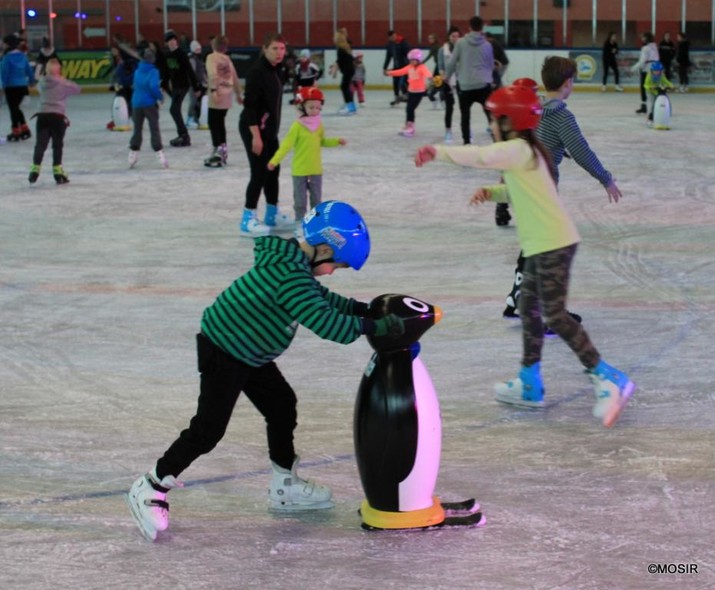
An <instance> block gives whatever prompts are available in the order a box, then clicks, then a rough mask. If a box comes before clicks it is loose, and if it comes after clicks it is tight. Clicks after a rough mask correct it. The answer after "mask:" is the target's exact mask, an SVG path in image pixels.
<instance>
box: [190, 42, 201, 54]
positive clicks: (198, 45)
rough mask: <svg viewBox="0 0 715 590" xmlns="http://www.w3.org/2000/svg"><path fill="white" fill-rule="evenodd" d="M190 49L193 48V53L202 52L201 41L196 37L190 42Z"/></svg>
mask: <svg viewBox="0 0 715 590" xmlns="http://www.w3.org/2000/svg"><path fill="white" fill-rule="evenodd" d="M189 49H191V53H201V43H199V42H198V41H197V40H196V39H194V40H193V41H192V42H191V43H190V44H189Z"/></svg>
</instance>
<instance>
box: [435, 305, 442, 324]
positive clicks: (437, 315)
mask: <svg viewBox="0 0 715 590" xmlns="http://www.w3.org/2000/svg"><path fill="white" fill-rule="evenodd" d="M441 319H442V308H441V307H437V306H436V305H435V306H434V323H435V324H438V323H439V321H440V320H441Z"/></svg>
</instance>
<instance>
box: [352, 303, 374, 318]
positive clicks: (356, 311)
mask: <svg viewBox="0 0 715 590" xmlns="http://www.w3.org/2000/svg"><path fill="white" fill-rule="evenodd" d="M353 315H356V316H358V317H361V318H366V317H368V316H369V315H370V304H369V303H363V302H362V301H355V302H354V303H353Z"/></svg>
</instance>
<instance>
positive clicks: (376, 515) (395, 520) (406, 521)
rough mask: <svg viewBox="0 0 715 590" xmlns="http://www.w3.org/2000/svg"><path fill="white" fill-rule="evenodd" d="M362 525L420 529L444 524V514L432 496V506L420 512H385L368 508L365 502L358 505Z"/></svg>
mask: <svg viewBox="0 0 715 590" xmlns="http://www.w3.org/2000/svg"><path fill="white" fill-rule="evenodd" d="M360 516H361V518H362V522H363V524H365V525H367V526H368V527H371V528H375V529H393V530H394V529H422V528H426V527H431V526H438V525H440V524H442V523H443V522H444V519H445V514H444V509H443V508H442V504H441V502H440V501H439V498H438V497H437V496H432V506H430V507H429V508H423V509H422V510H409V511H407V512H385V511H383V510H377V509H375V508H373V507H372V506H370V504H369V503H368V501H367V500H363V501H362V504H361V505H360Z"/></svg>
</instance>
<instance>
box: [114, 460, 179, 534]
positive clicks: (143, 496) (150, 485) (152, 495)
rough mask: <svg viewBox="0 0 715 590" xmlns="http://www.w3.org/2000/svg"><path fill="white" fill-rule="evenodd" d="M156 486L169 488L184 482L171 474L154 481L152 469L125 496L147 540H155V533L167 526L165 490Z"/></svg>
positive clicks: (177, 486) (167, 509) (167, 511)
mask: <svg viewBox="0 0 715 590" xmlns="http://www.w3.org/2000/svg"><path fill="white" fill-rule="evenodd" d="M157 487H158V488H164V489H165V490H170V489H171V488H181V487H184V484H183V483H182V482H180V481H178V480H177V479H176V478H175V477H174V476H173V475H167V476H166V477H165V478H164V479H162V480H161V481H156V477H155V475H154V472H153V471H152V473H147V474H146V475H142V476H141V477H140V478H139V479H137V480H136V481H135V482H134V483H133V484H132V487H131V489H130V490H129V493H128V494H127V496H126V499H127V504H129V510H130V511H131V513H132V517H133V518H134V521H135V522H136V523H137V526H138V527H139V530H140V531H141V533H142V535H144V536H145V537H146V538H147V539H148V540H149V541H155V540H156V535H157V533H159V532H160V531H165V530H166V529H167V527H168V526H169V503H168V502H167V501H166V494H167V492H166V491H162V490H161V489H157Z"/></svg>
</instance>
